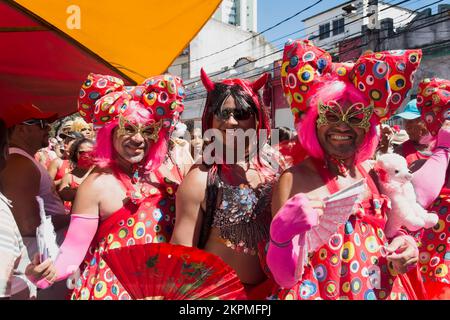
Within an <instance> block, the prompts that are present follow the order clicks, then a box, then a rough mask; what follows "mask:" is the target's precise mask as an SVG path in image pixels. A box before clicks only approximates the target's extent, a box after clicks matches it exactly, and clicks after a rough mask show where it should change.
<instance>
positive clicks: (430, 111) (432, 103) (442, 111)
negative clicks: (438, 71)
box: [417, 78, 450, 136]
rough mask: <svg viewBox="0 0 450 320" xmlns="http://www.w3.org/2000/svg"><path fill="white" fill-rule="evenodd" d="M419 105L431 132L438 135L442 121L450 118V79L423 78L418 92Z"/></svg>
mask: <svg viewBox="0 0 450 320" xmlns="http://www.w3.org/2000/svg"><path fill="white" fill-rule="evenodd" d="M417 107H418V108H419V110H420V113H421V116H422V119H423V120H424V121H425V124H426V125H427V128H428V130H429V131H430V133H431V134H432V135H433V136H435V135H437V133H438V131H439V129H440V128H441V126H442V123H443V122H444V121H445V120H450V81H449V80H444V79H438V78H432V79H423V80H422V81H421V82H420V83H419V89H418V92H417Z"/></svg>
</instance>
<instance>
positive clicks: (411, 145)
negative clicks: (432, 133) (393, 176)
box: [393, 99, 431, 166]
mask: <svg viewBox="0 0 450 320" xmlns="http://www.w3.org/2000/svg"><path fill="white" fill-rule="evenodd" d="M393 118H402V119H404V120H405V130H406V133H407V134H408V137H409V140H408V141H405V142H404V143H402V144H400V145H399V146H398V147H397V148H395V149H394V152H395V153H398V154H399V155H401V156H403V157H405V159H406V162H407V163H408V166H411V164H413V163H414V162H415V161H417V160H420V159H428V157H429V156H430V154H431V153H430V150H429V145H428V144H427V143H425V142H423V140H422V139H423V138H424V137H426V136H427V135H428V134H429V133H428V130H427V127H426V125H425V121H424V120H422V119H421V117H420V112H419V110H418V109H417V100H416V99H413V100H411V101H409V102H408V104H407V105H406V107H405V109H404V110H403V112H400V113H398V114H396V115H394V117H393Z"/></svg>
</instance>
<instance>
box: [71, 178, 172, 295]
mask: <svg viewBox="0 0 450 320" xmlns="http://www.w3.org/2000/svg"><path fill="white" fill-rule="evenodd" d="M166 181H167V180H166ZM176 188H177V185H176V184H175V183H164V184H161V185H160V187H159V188H153V189H152V190H151V192H150V195H149V196H148V197H147V198H146V199H145V200H144V201H143V202H141V203H140V204H139V205H133V204H131V203H130V202H129V203H128V204H127V205H125V206H124V207H122V208H121V209H120V210H118V211H117V212H115V213H114V214H113V215H112V216H110V217H109V218H108V219H106V220H105V221H102V222H101V225H100V228H99V230H98V232H97V236H96V239H94V241H93V242H92V244H91V247H90V248H89V251H88V253H87V255H86V257H85V261H84V263H83V267H82V269H81V270H83V269H84V270H83V271H82V274H81V277H80V278H79V279H78V280H77V282H76V284H75V289H74V291H73V293H72V296H71V298H72V299H80V300H129V299H131V297H130V295H129V294H128V292H127V291H126V290H125V289H124V288H123V287H122V285H121V284H120V283H119V282H118V281H117V279H116V277H115V276H114V274H113V273H112V272H111V270H110V269H109V267H108V265H107V264H106V263H105V261H104V260H103V259H102V257H101V256H102V254H103V253H104V252H107V251H108V250H110V249H116V248H119V247H122V246H132V245H135V244H145V243H160V242H168V241H169V240H170V237H171V235H172V231H173V227H174V225H175V191H176ZM96 240H97V241H96Z"/></svg>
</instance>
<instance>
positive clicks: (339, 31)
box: [303, 0, 416, 53]
mask: <svg viewBox="0 0 450 320" xmlns="http://www.w3.org/2000/svg"><path fill="white" fill-rule="evenodd" d="M377 9H378V21H381V20H383V19H385V18H391V19H393V23H394V26H393V27H394V31H395V30H396V29H397V28H399V27H402V26H405V25H406V24H408V23H409V22H410V21H411V20H412V19H414V17H415V16H416V13H414V12H413V11H411V10H409V9H406V8H403V7H400V6H394V5H392V4H388V3H384V2H383V1H378V8H377ZM372 10H373V8H371V7H370V5H369V0H355V1H347V2H344V3H342V4H341V5H339V6H336V7H333V8H330V9H329V10H327V11H324V12H321V13H319V14H316V15H314V16H311V17H309V18H308V19H305V20H303V22H304V23H305V27H306V28H307V29H306V30H305V31H306V32H307V34H308V35H309V39H311V40H313V42H314V44H315V45H317V46H319V47H321V48H323V49H325V50H327V51H330V52H333V53H334V52H336V51H337V46H338V43H339V42H340V41H342V40H345V39H348V38H353V37H357V36H360V35H361V31H362V27H363V26H367V25H370V21H369V19H370V18H369V17H367V15H368V14H369V13H371V12H373V11H372ZM377 27H378V28H379V25H378V26H377Z"/></svg>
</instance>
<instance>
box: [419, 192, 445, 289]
mask: <svg viewBox="0 0 450 320" xmlns="http://www.w3.org/2000/svg"><path fill="white" fill-rule="evenodd" d="M429 211H433V212H435V213H437V214H438V216H439V222H438V223H437V224H436V225H435V226H434V227H433V228H430V229H425V230H423V231H422V234H421V241H420V242H419V266H420V272H421V275H422V278H423V280H424V282H425V285H427V283H428V282H442V283H446V284H449V285H450V274H449V272H448V269H449V268H450V189H443V190H442V192H441V194H440V195H439V197H438V198H437V199H436V201H435V202H434V203H433V205H432V206H431V208H429Z"/></svg>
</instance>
